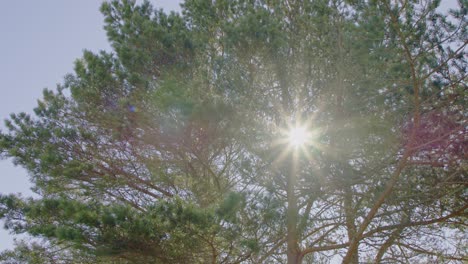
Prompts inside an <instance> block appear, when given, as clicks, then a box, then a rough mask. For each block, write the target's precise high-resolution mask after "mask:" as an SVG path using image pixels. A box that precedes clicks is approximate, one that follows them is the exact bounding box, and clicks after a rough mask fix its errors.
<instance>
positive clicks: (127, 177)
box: [0, 0, 468, 263]
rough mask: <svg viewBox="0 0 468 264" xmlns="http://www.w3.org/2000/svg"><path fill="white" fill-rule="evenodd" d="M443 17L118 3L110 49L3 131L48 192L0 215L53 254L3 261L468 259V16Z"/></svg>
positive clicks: (376, 8) (288, 4)
mask: <svg viewBox="0 0 468 264" xmlns="http://www.w3.org/2000/svg"><path fill="white" fill-rule="evenodd" d="M439 4H440V3H439V1H430V0H427V1H410V0H408V1H343V0H309V1H292V0H290V1H264V0H253V1H246V0H238V1H223V0H217V1H211V0H187V1H186V2H185V3H184V4H183V7H182V13H181V14H178V13H170V14H166V13H164V12H163V11H161V10H155V9H154V8H153V7H152V6H151V5H150V4H149V3H148V2H144V3H143V4H141V5H136V4H135V2H134V1H130V0H122V1H112V2H110V3H104V4H103V5H102V8H101V11H102V12H103V14H104V16H105V23H106V24H105V29H106V31H107V34H108V38H109V41H110V43H111V45H112V48H113V51H112V52H111V53H107V52H100V53H98V54H94V53H91V52H88V51H86V52H85V53H84V55H83V57H82V58H81V59H79V60H77V61H76V64H75V72H74V73H73V74H70V75H68V76H67V77H66V78H65V80H64V82H63V84H62V85H59V86H58V87H57V89H56V91H51V90H45V91H44V97H43V99H42V100H40V101H38V106H37V108H36V109H35V116H29V115H26V114H24V113H21V114H12V116H11V118H10V119H8V120H7V121H6V125H7V127H8V130H9V131H8V132H5V133H2V134H0V150H1V153H2V155H3V156H4V157H12V158H14V160H15V162H16V163H17V164H19V165H21V166H23V167H25V168H27V169H28V171H29V172H30V173H31V181H32V182H33V184H34V190H35V192H36V193H38V194H39V195H40V198H38V199H25V198H22V197H19V196H15V195H2V196H0V205H1V206H0V217H1V218H2V219H4V220H5V221H6V227H7V228H8V229H9V230H11V231H12V232H15V233H28V234H30V235H32V236H35V237H38V238H41V239H43V240H44V243H43V244H32V245H27V244H21V245H19V246H18V248H17V249H16V251H8V252H4V253H3V255H1V257H0V259H1V258H3V260H5V261H15V260H17V261H23V262H24V261H30V259H39V260H38V261H42V262H47V261H52V260H53V261H55V262H56V263H76V262H83V263H86V262H90V263H91V262H92V263H96V262H99V263H108V262H109V263H115V262H117V263H276V262H278V263H285V262H287V263H327V262H328V261H329V260H330V258H332V257H334V256H339V257H341V258H342V259H343V263H360V262H370V263H385V262H389V261H390V262H405V263H406V262H412V263H413V262H414V263H418V262H420V263H427V262H431V261H432V262H443V261H449V260H451V261H459V262H460V263H461V262H462V261H466V259H467V252H466V249H465V248H464V246H466V243H467V240H466V237H464V236H463V235H460V234H463V232H464V228H465V226H466V224H464V222H465V221H466V213H467V205H466V204H467V203H466V199H467V197H466V191H465V189H466V182H467V179H466V149H467V148H466V146H467V144H466V110H465V108H464V105H466V102H465V101H466V98H465V97H466V95H465V94H466V65H467V63H466V54H465V50H466V45H467V41H466V39H467V32H466V29H467V28H468V27H467V21H466V6H463V3H462V4H461V8H460V9H459V10H458V11H452V13H451V17H450V18H448V17H446V16H444V15H441V14H439V13H438V12H437V7H438V5H439ZM293 129H296V131H302V132H301V133H302V134H303V135H302V136H303V137H304V138H303V139H301V140H300V143H297V144H296V145H294V144H292V142H291V140H292V139H291V138H290V137H291V136H292V135H291V132H290V131H291V130H293ZM294 140H298V139H294ZM295 142H296V141H295ZM447 241H449V242H450V243H447ZM25 248H27V249H31V250H25ZM34 254H36V255H34ZM78 256H79V257H78ZM25 259H26V260H25Z"/></svg>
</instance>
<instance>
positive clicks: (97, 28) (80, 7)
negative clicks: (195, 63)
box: [0, 0, 456, 251]
mask: <svg viewBox="0 0 468 264" xmlns="http://www.w3.org/2000/svg"><path fill="white" fill-rule="evenodd" d="M101 2H102V0H41V1H37V0H29V1H27V0H5V1H1V6H0V34H1V36H2V38H1V40H0V92H1V93H0V94H1V97H0V119H1V120H2V121H1V124H0V129H2V130H4V124H3V119H5V118H6V117H8V115H9V114H10V113H18V112H22V111H24V112H29V113H31V112H32V109H33V108H34V107H35V106H36V101H37V99H39V98H41V95H42V90H43V89H44V88H46V87H47V88H50V89H55V86H56V84H57V83H60V82H62V79H63V76H64V75H65V74H67V73H70V72H72V70H73V62H74V61H75V60H76V59H77V58H79V57H81V54H82V51H83V49H87V50H91V51H95V52H96V51H98V50H103V49H104V50H110V47H109V44H108V43H107V38H106V35H105V32H104V31H103V29H102V27H103V17H102V15H101V13H100V12H99V6H100V4H101ZM151 2H152V3H153V5H154V6H156V7H162V8H164V9H165V10H179V3H180V2H182V0H159V1H157V0H152V1H151ZM443 3H444V9H446V8H447V7H449V6H450V7H453V6H455V3H456V0H445V1H443ZM29 187H30V184H29V182H28V177H27V173H26V171H25V170H24V169H22V168H20V167H15V166H13V164H12V163H11V161H10V160H4V161H0V193H23V194H24V195H26V196H29V195H31V194H32V193H31V191H30V190H29ZM0 224H1V225H3V223H0ZM12 241H13V240H12V236H11V235H9V234H8V233H7V232H6V231H5V230H3V228H0V251H1V250H4V249H6V248H11V247H12Z"/></svg>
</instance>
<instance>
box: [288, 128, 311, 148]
mask: <svg viewBox="0 0 468 264" xmlns="http://www.w3.org/2000/svg"><path fill="white" fill-rule="evenodd" d="M308 137H309V135H308V133H307V130H306V129H305V128H304V127H293V128H291V130H290V131H289V133H288V141H289V144H291V145H292V146H293V147H296V148H297V147H300V146H303V145H304V144H306V143H307V140H308Z"/></svg>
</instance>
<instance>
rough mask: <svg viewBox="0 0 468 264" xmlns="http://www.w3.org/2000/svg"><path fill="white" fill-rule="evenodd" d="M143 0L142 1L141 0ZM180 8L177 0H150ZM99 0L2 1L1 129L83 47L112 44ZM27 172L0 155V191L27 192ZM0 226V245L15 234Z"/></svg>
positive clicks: (27, 108) (68, 67)
mask: <svg viewBox="0 0 468 264" xmlns="http://www.w3.org/2000/svg"><path fill="white" fill-rule="evenodd" d="M140 2H141V1H140ZM151 2H152V3H153V5H154V6H156V7H161V8H163V9H165V10H179V3H180V2H182V1H181V0H159V1H156V0H152V1H151ZM101 3H102V0H41V1H37V0H29V1H28V0H13V1H8V0H7V1H1V5H0V34H1V36H2V37H1V40H0V94H1V96H0V119H1V121H0V123H1V124H0V129H2V130H3V131H4V128H5V126H4V123H3V120H4V119H5V118H6V117H8V116H9V114H10V113H18V112H23V111H24V112H28V113H32V110H33V108H34V107H35V106H36V102H37V99H39V98H41V96H42V90H43V89H44V88H46V87H47V88H50V89H55V86H56V84H57V83H61V82H62V79H63V76H64V75H65V74H67V73H71V72H72V71H73V62H74V61H75V60H76V59H77V58H79V57H81V55H82V52H83V50H84V49H87V50H91V51H95V52H96V51H99V50H110V46H109V44H108V42H107V37H106V34H105V32H104V30H103V29H102V28H103V25H104V24H103V16H102V15H101V13H100V12H99V7H100V5H101ZM29 188H30V184H29V182H28V176H27V172H26V171H25V170H24V169H22V168H20V167H15V166H13V164H12V162H11V161H10V160H3V161H1V160H0V193H23V194H25V195H26V196H29V195H31V194H32V193H31V191H30V190H29ZM0 224H1V228H0V251H2V250H4V249H6V248H11V247H12V245H13V244H12V243H13V237H12V236H11V235H9V234H8V232H7V231H5V230H4V229H3V223H0Z"/></svg>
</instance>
